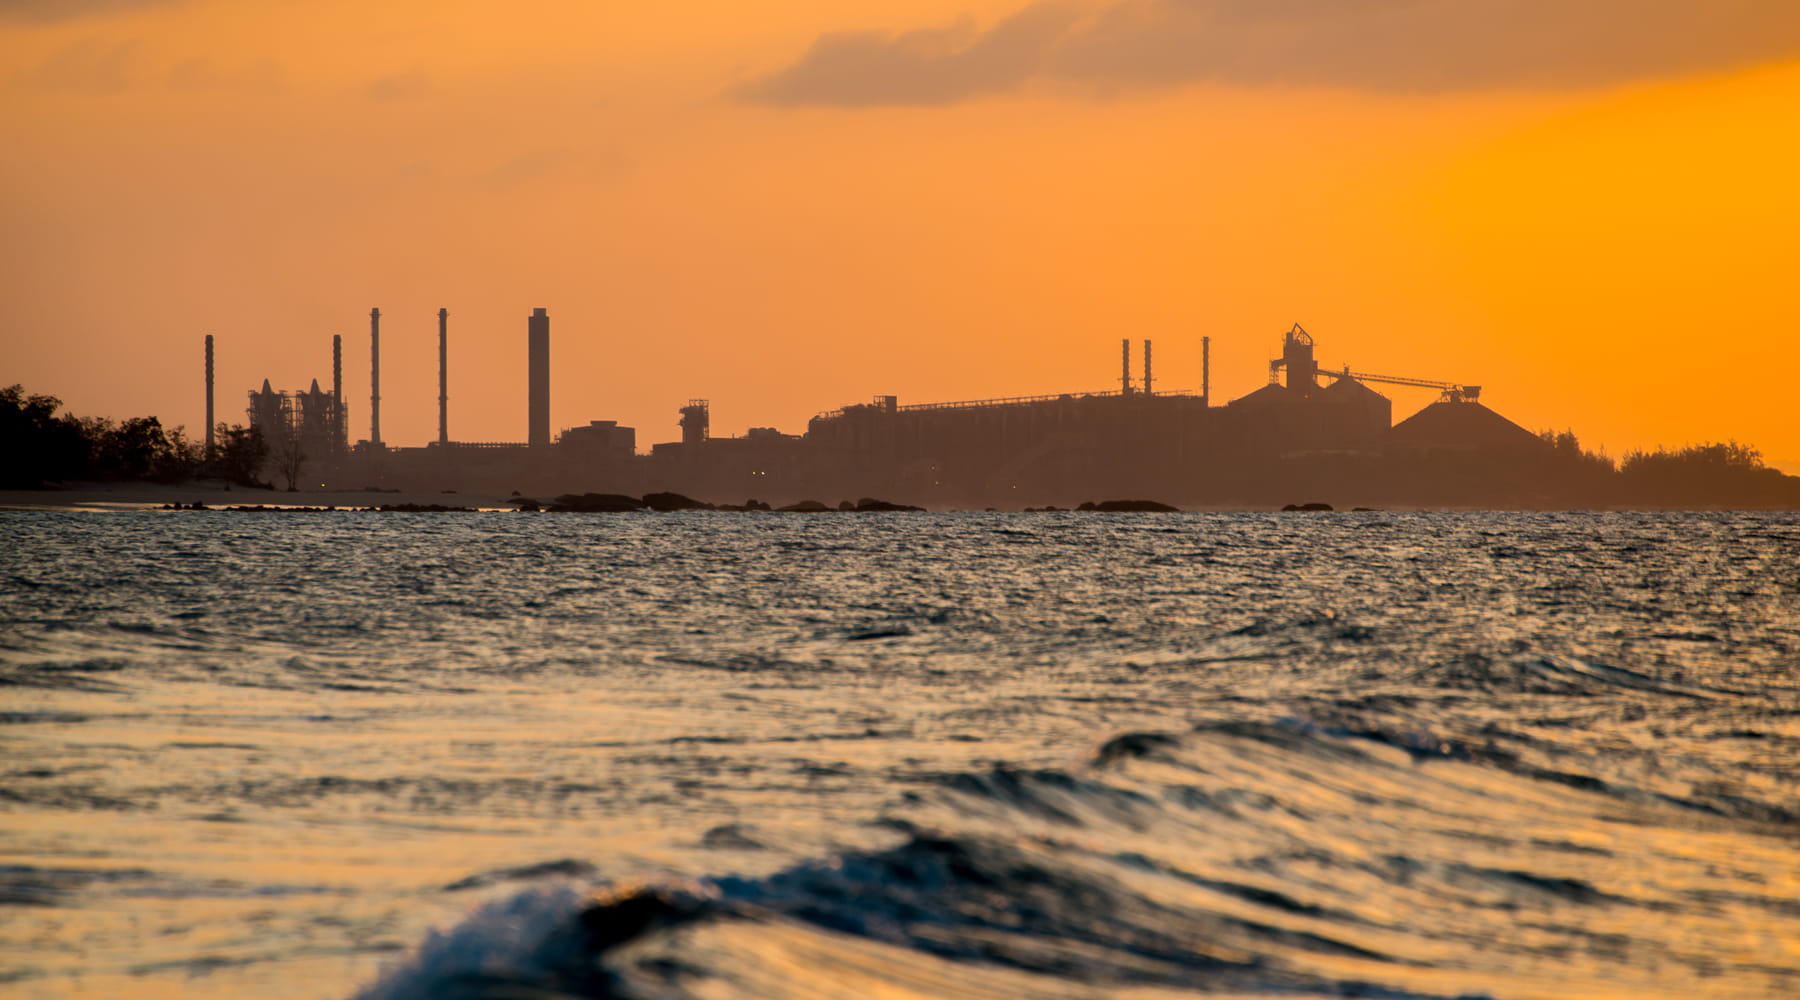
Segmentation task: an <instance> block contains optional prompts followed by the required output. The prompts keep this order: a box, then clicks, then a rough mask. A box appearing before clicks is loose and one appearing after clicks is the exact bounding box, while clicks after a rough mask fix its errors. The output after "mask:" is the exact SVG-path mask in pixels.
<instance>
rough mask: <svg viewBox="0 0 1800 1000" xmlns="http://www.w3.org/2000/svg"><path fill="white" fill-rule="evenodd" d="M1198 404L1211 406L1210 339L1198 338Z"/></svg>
mask: <svg viewBox="0 0 1800 1000" xmlns="http://www.w3.org/2000/svg"><path fill="white" fill-rule="evenodd" d="M1200 402H1201V403H1203V404H1205V405H1207V406H1211V405H1212V338H1211V337H1201V338H1200Z"/></svg>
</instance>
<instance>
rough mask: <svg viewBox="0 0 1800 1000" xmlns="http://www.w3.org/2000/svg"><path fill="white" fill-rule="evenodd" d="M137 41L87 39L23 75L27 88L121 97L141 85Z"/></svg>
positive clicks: (22, 79) (64, 48)
mask: <svg viewBox="0 0 1800 1000" xmlns="http://www.w3.org/2000/svg"><path fill="white" fill-rule="evenodd" d="M137 71H138V43H137V40H136V39H130V38H128V39H125V40H124V41H115V40H111V39H107V40H101V39H99V38H84V39H82V40H81V41H79V42H75V43H73V44H71V45H66V46H64V47H63V48H61V49H58V50H57V51H56V52H55V53H54V54H52V55H51V56H50V58H48V59H46V60H44V61H43V62H42V63H39V64H38V66H37V68H35V69H32V70H28V71H27V72H25V73H22V74H20V76H19V79H20V80H21V81H22V82H24V83H25V84H26V85H27V86H30V87H34V88H36V89H39V90H52V91H62V92H66V93H75V94H117V93H120V92H122V91H126V90H129V89H131V88H132V86H133V85H134V84H135V83H136V82H137Z"/></svg>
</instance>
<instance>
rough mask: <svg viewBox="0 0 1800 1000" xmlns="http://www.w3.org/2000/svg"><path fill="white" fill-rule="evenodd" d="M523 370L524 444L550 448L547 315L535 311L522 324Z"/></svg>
mask: <svg viewBox="0 0 1800 1000" xmlns="http://www.w3.org/2000/svg"><path fill="white" fill-rule="evenodd" d="M525 350H526V367H527V369H528V376H529V383H530V384H529V385H528V386H527V388H528V391H529V397H528V398H527V400H526V405H527V409H526V417H527V430H528V433H527V436H526V439H525V441H526V443H527V444H528V445H530V446H531V447H533V448H545V447H548V446H549V444H550V312H549V310H547V309H543V308H541V307H540V308H537V309H533V310H532V311H531V319H530V320H528V321H527V322H526V324H525Z"/></svg>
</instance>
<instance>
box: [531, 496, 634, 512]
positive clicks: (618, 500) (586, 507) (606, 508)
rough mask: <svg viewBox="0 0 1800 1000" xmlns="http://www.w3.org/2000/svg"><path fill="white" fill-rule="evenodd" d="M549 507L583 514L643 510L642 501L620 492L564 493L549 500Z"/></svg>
mask: <svg viewBox="0 0 1800 1000" xmlns="http://www.w3.org/2000/svg"><path fill="white" fill-rule="evenodd" d="M550 509H551V510H554V511H575V512H579V513H583V514H614V513H621V512H624V511H628V510H643V509H644V502H643V501H642V500H639V499H638V498H637V497H628V496H625V495H624V494H621V493H564V494H563V495H562V496H559V497H557V498H556V499H555V500H554V501H552V502H551V504H550Z"/></svg>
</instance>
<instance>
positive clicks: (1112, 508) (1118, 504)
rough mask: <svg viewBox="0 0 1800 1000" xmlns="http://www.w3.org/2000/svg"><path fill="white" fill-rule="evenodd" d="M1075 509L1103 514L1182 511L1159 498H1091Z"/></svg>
mask: <svg viewBox="0 0 1800 1000" xmlns="http://www.w3.org/2000/svg"><path fill="white" fill-rule="evenodd" d="M1075 509H1076V510H1086V511H1094V512H1097V513H1101V514H1127V513H1138V512H1147V513H1156V514H1179V513H1181V508H1180V507H1171V506H1169V505H1168V504H1166V503H1163V502H1161V501H1159V500H1102V501H1100V502H1099V503H1095V502H1093V501H1092V500H1089V501H1088V502H1087V503H1084V504H1082V505H1081V506H1079V507H1077V508H1075Z"/></svg>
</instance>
